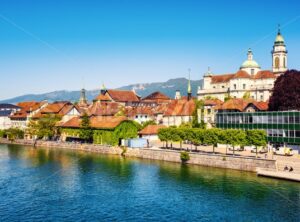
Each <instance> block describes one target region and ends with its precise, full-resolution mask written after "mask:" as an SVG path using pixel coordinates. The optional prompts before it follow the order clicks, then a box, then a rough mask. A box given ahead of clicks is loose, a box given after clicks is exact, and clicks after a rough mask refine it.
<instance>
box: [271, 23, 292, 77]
mask: <svg viewBox="0 0 300 222" xmlns="http://www.w3.org/2000/svg"><path fill="white" fill-rule="evenodd" d="M271 53H272V71H273V72H274V73H275V74H276V75H277V76H278V75H281V74H282V73H284V72H285V71H287V53H288V52H287V50H286V46H285V43H284V38H283V37H282V35H281V32H280V26H278V32H277V36H276V38H275V42H274V45H273V50H272V52H271Z"/></svg>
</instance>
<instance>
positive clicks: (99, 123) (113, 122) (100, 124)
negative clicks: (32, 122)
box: [60, 116, 127, 129]
mask: <svg viewBox="0 0 300 222" xmlns="http://www.w3.org/2000/svg"><path fill="white" fill-rule="evenodd" d="M126 120H127V118H126V117H124V116H118V117H115V116H114V117H112V116H92V117H90V124H91V127H92V128H97V129H114V128H116V127H117V126H119V125H120V124H121V123H122V122H124V121H126ZM80 123H81V118H80V117H73V118H72V119H70V120H69V121H67V122H65V123H61V124H60V126H61V127H63V128H80Z"/></svg>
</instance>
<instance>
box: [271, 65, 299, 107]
mask: <svg viewBox="0 0 300 222" xmlns="http://www.w3.org/2000/svg"><path fill="white" fill-rule="evenodd" d="M269 110H270V111H283V110H300V72H299V71H297V70H288V71H287V72H285V74H283V75H281V76H279V77H278V78H277V80H276V81H275V85H274V90H273V94H272V96H271V98H270V102H269Z"/></svg>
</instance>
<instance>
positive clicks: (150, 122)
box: [142, 120, 156, 129]
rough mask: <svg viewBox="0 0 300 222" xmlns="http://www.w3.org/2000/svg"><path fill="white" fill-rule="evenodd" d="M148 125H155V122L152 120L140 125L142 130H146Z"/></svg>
mask: <svg viewBox="0 0 300 222" xmlns="http://www.w3.org/2000/svg"><path fill="white" fill-rule="evenodd" d="M149 125H156V122H155V121H154V120H148V121H146V122H144V123H143V124H142V129H144V128H146V127H147V126H149Z"/></svg>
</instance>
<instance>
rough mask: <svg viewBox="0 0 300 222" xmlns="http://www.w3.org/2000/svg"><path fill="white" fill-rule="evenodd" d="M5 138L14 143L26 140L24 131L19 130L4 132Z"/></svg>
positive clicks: (12, 129)
mask: <svg viewBox="0 0 300 222" xmlns="http://www.w3.org/2000/svg"><path fill="white" fill-rule="evenodd" d="M3 136H6V137H7V139H8V140H10V141H14V140H16V139H23V138H24V131H23V130H21V129H18V128H10V129H7V130H4V132H3Z"/></svg>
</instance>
